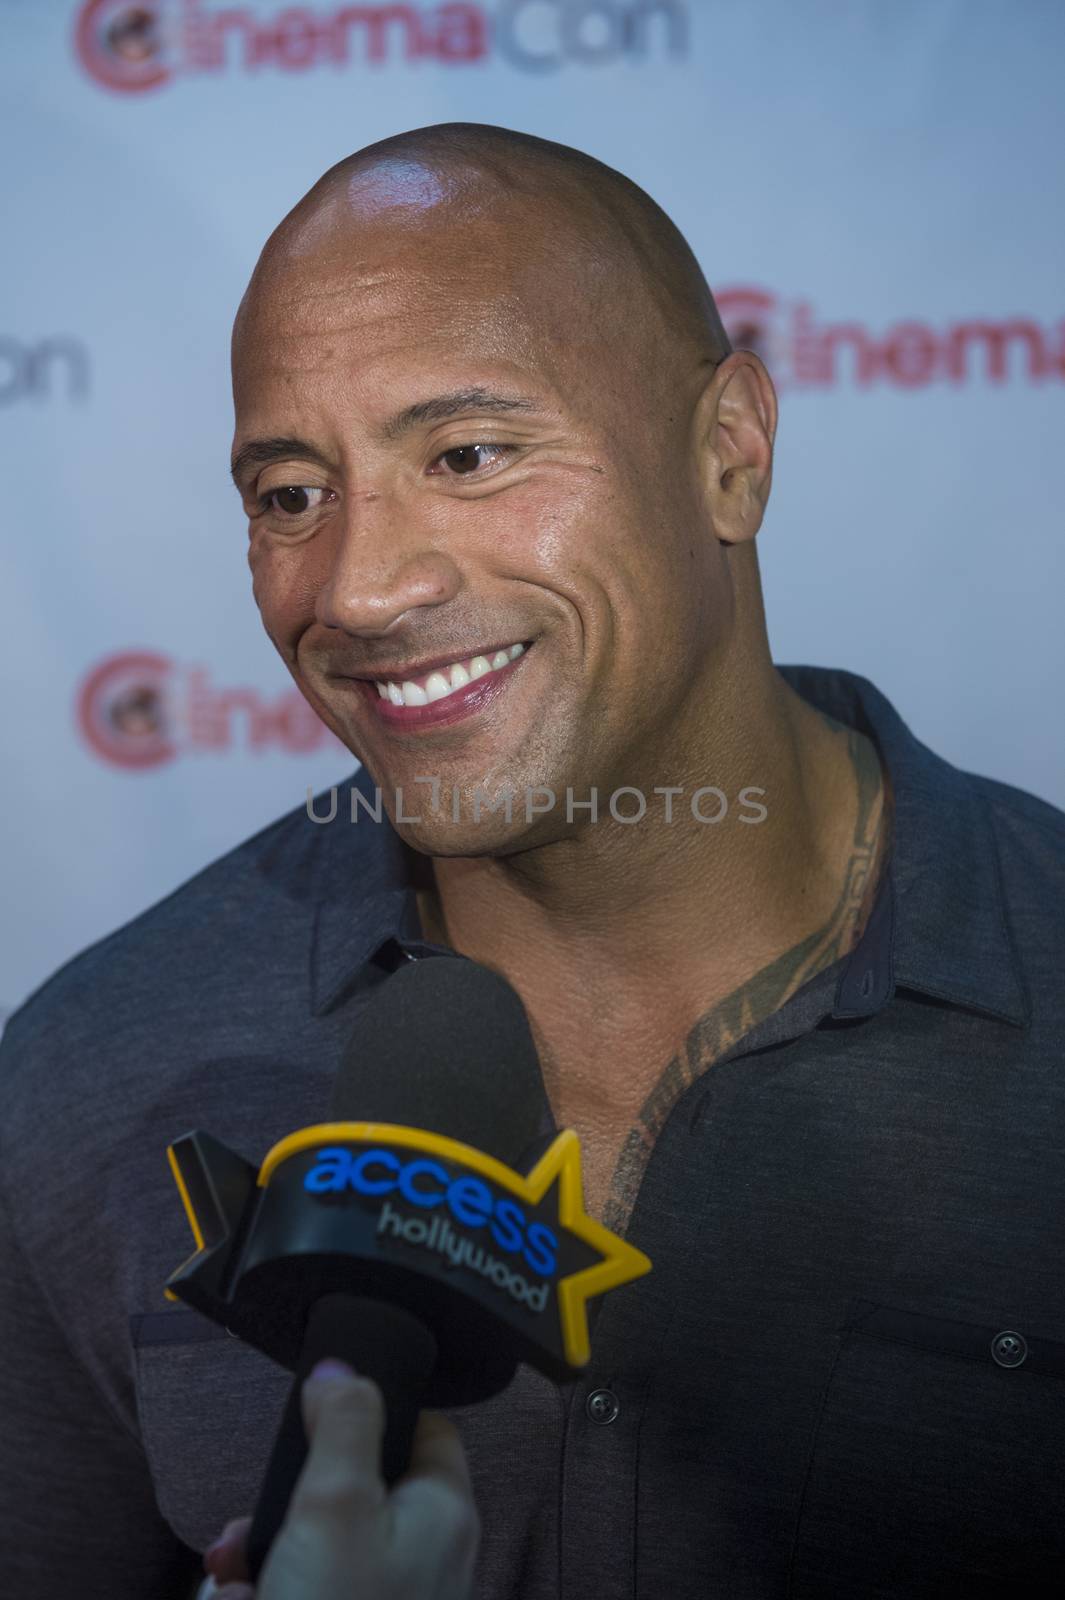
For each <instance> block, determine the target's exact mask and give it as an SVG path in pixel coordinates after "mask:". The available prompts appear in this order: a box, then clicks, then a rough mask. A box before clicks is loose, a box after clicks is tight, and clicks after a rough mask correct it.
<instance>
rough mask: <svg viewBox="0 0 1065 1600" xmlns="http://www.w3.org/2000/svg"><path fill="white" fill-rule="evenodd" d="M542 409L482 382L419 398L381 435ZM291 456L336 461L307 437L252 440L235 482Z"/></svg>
mask: <svg viewBox="0 0 1065 1600" xmlns="http://www.w3.org/2000/svg"><path fill="white" fill-rule="evenodd" d="M540 409H541V407H540V405H539V402H538V401H536V400H534V399H532V398H531V397H530V396H529V395H522V394H501V393H498V392H497V391H495V390H494V389H486V388H485V387H484V386H483V385H479V386H478V387H476V388H473V389H456V390H454V391H452V393H450V394H438V395H434V396H433V397H432V399H429V400H416V401H415V402H414V404H413V405H410V406H406V407H405V408H404V409H403V410H402V411H398V412H397V413H396V415H395V416H394V417H389V419H388V421H387V422H385V423H383V424H382V426H381V427H380V428H379V429H378V434H379V437H380V438H381V439H383V440H384V441H385V442H387V443H391V442H393V441H394V440H396V439H399V438H401V437H402V436H403V434H405V433H409V432H410V431H411V429H412V428H416V427H418V426H419V424H421V423H423V422H441V421H443V420H444V419H445V418H447V417H454V416H457V415H458V414H459V413H460V412H464V411H465V412H477V411H479V412H490V411H495V412H499V411H526V412H529V411H532V412H535V411H539V410H540ZM289 456H302V457H303V459H304V460H305V461H313V462H314V464H315V465H316V466H319V467H322V468H323V469H326V470H327V469H328V468H329V467H331V466H332V464H333V463H332V462H331V461H330V460H329V458H328V457H327V456H326V455H324V454H323V452H322V451H321V450H319V449H318V448H317V447H316V446H315V445H313V444H311V443H309V442H308V440H306V439H296V438H292V437H276V438H271V439H249V440H248V442H247V443H246V444H242V445H241V447H240V449H239V450H238V451H237V452H236V454H235V455H234V457H233V461H232V464H231V466H230V472H231V473H232V476H233V482H234V483H235V484H236V486H237V488H238V489H239V488H240V487H241V485H242V483H243V481H244V479H245V478H246V477H248V476H249V475H250V473H251V470H252V468H253V467H265V466H269V464H270V463H271V462H272V461H282V460H285V459H287V458H288V457H289Z"/></svg>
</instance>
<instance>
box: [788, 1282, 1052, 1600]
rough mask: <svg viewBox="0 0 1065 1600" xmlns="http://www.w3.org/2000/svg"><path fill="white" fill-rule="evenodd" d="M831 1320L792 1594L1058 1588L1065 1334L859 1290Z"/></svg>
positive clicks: (806, 1599) (1039, 1593)
mask: <svg viewBox="0 0 1065 1600" xmlns="http://www.w3.org/2000/svg"><path fill="white" fill-rule="evenodd" d="M840 1331H841V1334H842V1338H841V1342H840V1346H839V1350H838V1353H837V1356H836V1360H835V1362H834V1364H833V1367H832V1370H831V1372H830V1374H829V1377H828V1381H827V1384H826V1387H825V1391H824V1395H823V1399H822V1405H821V1412H820V1417H819V1420H818V1424H817V1428H816V1431H815V1434H814V1439H813V1444H812V1447H811V1453H810V1459H809V1462H808V1468H807V1474H806V1483H805V1488H804V1492H803V1497H802V1503H801V1508H800V1512H799V1519H798V1527H797V1534H796V1542H795V1548H794V1551H793V1559H792V1564H791V1573H790V1582H789V1586H788V1589H787V1594H788V1596H789V1600H858V1597H861V1600H880V1597H883V1600H900V1597H902V1596H904V1597H905V1600H933V1597H934V1600H957V1597H964V1600H1041V1597H1044V1596H1046V1597H1048V1600H1049V1597H1050V1596H1054V1597H1055V1600H1057V1597H1058V1596H1060V1595H1061V1594H1062V1593H1065V1470H1063V1465H1062V1463H1063V1460H1065V1342H1062V1341H1060V1340H1053V1339H1046V1338H1042V1337H1036V1336H1034V1335H1032V1334H1031V1333H1028V1332H1026V1331H1025V1324H1024V1319H1023V1318H1020V1317H1018V1318H1017V1319H1016V1320H1014V1321H1012V1322H1008V1323H998V1324H996V1323H993V1322H991V1321H988V1322H984V1323H973V1322H958V1321H955V1320H952V1319H949V1318H945V1317H935V1316H929V1315H927V1314H925V1313H923V1312H914V1311H910V1310H907V1309H904V1308H901V1307H894V1306H886V1305H880V1304H877V1303H874V1302H872V1301H868V1300H860V1301H855V1302H853V1303H852V1305H851V1307H850V1311H849V1314H848V1316H847V1318H846V1319H845V1322H844V1325H843V1327H842V1329H841V1330H840Z"/></svg>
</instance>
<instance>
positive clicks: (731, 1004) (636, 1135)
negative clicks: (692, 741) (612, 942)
mask: <svg viewBox="0 0 1065 1600" xmlns="http://www.w3.org/2000/svg"><path fill="white" fill-rule="evenodd" d="M824 720H825V721H826V723H828V725H829V726H830V727H831V728H833V729H835V730H837V731H839V732H841V733H844V734H846V736H847V750H848V755H849V757H850V762H851V767H852V770H853V773H854V778H855V782H856V784H857V789H858V814H857V819H856V821H855V825H854V837H853V840H852V843H851V851H850V855H849V857H848V860H847V865H846V869H845V871H844V877H843V887H842V889H841V891H840V896H839V899H838V901H837V902H836V905H835V908H834V909H833V911H832V914H831V916H830V917H829V918H828V921H827V922H826V923H825V924H824V926H823V927H821V928H819V929H818V930H817V931H816V932H815V933H812V934H810V935H809V937H808V938H806V939H803V940H802V941H801V942H800V943H799V944H797V945H795V946H794V947H793V948H792V949H790V950H787V951H785V953H784V954H783V955H782V956H778V957H777V959H776V960H775V961H772V962H770V964H769V965H768V966H766V967H763V968H762V969H761V971H760V972H757V973H756V974H755V976H754V977H753V978H751V979H749V980H748V981H747V982H746V983H744V984H741V985H740V987H739V988H738V989H736V990H734V991H733V993H732V994H730V995H728V996H726V998H725V999H724V1000H721V1001H718V1002H717V1003H716V1004H715V1005H714V1006H712V1007H711V1008H710V1010H709V1011H707V1012H706V1014H705V1015H704V1016H702V1017H700V1018H699V1020H698V1022H696V1024H695V1026H694V1027H693V1028H692V1029H691V1031H690V1033H689V1034H688V1037H687V1040H686V1041H685V1045H684V1050H683V1053H682V1054H681V1053H678V1054H677V1055H675V1056H674V1057H673V1059H672V1060H671V1061H670V1063H669V1065H668V1066H667V1067H666V1069H665V1071H664V1072H663V1074H662V1076H661V1077H660V1078H659V1080H658V1082H657V1083H656V1084H655V1087H654V1088H653V1089H652V1091H651V1093H650V1094H649V1095H648V1097H647V1099H646V1100H645V1101H644V1103H643V1106H642V1107H641V1108H640V1112H639V1115H638V1118H637V1121H636V1124H635V1126H634V1127H633V1128H632V1129H630V1131H629V1133H628V1135H627V1137H626V1140H625V1143H624V1145H623V1146H622V1149H621V1153H620V1155H619V1157H618V1160H617V1165H616V1167H615V1169H614V1173H613V1177H612V1179H611V1184H610V1193H609V1195H608V1197H607V1200H606V1203H605V1207H604V1211H603V1218H602V1220H603V1224H604V1226H605V1227H607V1228H609V1229H610V1230H611V1232H613V1233H618V1234H624V1232H625V1229H626V1227H627V1226H628V1222H629V1218H630V1216H631V1214H632V1208H633V1205H634V1204H635V1201H636V1195H637V1193H638V1192H639V1187H640V1181H641V1179H642V1177H643V1173H644V1169H645V1167H646V1165H647V1161H648V1159H649V1157H650V1154H651V1151H652V1149H653V1148H654V1144H655V1141H656V1139H657V1138H658V1136H659V1134H660V1133H661V1131H662V1129H663V1127H664V1126H665V1122H666V1118H667V1117H668V1116H669V1113H670V1112H671V1111H672V1109H673V1107H674V1106H675V1105H676V1103H677V1101H678V1100H679V1099H680V1097H681V1095H682V1094H683V1093H684V1091H685V1090H686V1089H687V1088H688V1086H689V1085H690V1084H692V1083H694V1082H695V1080H696V1078H698V1077H700V1076H701V1075H702V1073H704V1072H705V1071H706V1069H707V1068H708V1067H709V1066H711V1065H712V1064H713V1063H714V1062H715V1061H718V1060H720V1059H721V1057H722V1056H723V1055H725V1054H726V1052H727V1051H728V1050H730V1049H731V1048H732V1046H733V1045H735V1044H738V1043H739V1041H740V1040H741V1039H742V1038H743V1037H744V1036H745V1035H746V1034H748V1033H749V1032H750V1031H751V1029H752V1028H754V1027H756V1026H757V1024H758V1023H760V1022H762V1021H764V1020H765V1018H766V1017H768V1016H771V1015H772V1013H773V1012H774V1011H778V1010H779V1009H780V1007H781V1006H782V1005H783V1004H784V1003H785V1001H786V1000H789V999H790V998H791V996H792V995H793V994H795V993H796V992H797V991H798V990H799V989H801V988H802V986H803V984H805V983H807V982H808V981H809V980H810V979H811V978H812V977H814V976H815V974H816V973H818V972H820V971H821V970H822V969H823V968H824V967H827V966H830V965H831V963H832V962H833V961H837V960H838V959H839V958H840V957H841V956H842V955H845V954H846V953H847V952H848V951H849V950H852V949H853V948H854V946H855V945H856V944H857V942H858V939H859V937H860V935H861V932H862V929H863V928H864V926H865V922H866V920H867V917H868V912H869V910H870V909H871V906H872V898H873V891H874V889H875V885H876V881H877V877H876V873H875V872H874V868H875V867H877V866H878V865H882V860H883V856H884V850H883V848H882V843H881V842H882V841H883V840H885V839H886V838H887V836H888V827H887V824H888V822H889V818H888V817H887V815H886V813H885V808H884V805H883V799H884V796H883V792H882V781H881V774H880V763H879V760H878V758H877V754H876V751H875V749H874V747H873V745H872V742H871V741H870V740H869V739H867V738H865V737H864V736H863V735H861V734H859V733H856V732H855V731H854V730H853V729H851V728H845V727H843V725H842V724H840V723H838V722H834V721H833V720H832V719H831V718H829V717H825V719H824ZM882 822H883V823H884V824H885V826H881V823H882Z"/></svg>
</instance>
